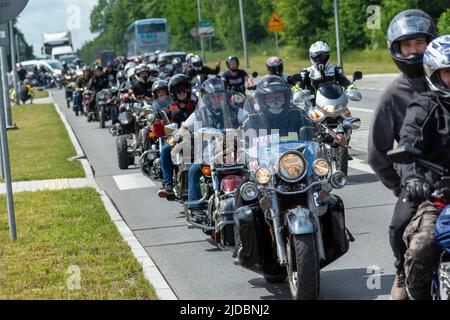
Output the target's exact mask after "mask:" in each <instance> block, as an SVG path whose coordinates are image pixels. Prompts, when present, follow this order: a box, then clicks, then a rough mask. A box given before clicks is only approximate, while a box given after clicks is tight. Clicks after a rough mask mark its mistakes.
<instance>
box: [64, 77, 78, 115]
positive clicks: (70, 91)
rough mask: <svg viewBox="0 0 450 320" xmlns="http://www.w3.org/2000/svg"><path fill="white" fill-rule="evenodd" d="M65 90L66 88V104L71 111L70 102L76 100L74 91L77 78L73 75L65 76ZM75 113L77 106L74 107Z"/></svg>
mask: <svg viewBox="0 0 450 320" xmlns="http://www.w3.org/2000/svg"><path fill="white" fill-rule="evenodd" d="M64 88H65V91H66V92H65V96H66V102H67V108H68V109H70V102H72V101H73V99H74V96H73V95H74V91H75V88H76V83H75V78H74V77H73V76H72V75H71V74H67V75H65V82H64ZM74 111H75V106H74Z"/></svg>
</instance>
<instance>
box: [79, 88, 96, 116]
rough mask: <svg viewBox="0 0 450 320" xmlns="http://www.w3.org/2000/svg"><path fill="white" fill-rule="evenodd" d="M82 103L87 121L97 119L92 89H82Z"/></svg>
mask: <svg viewBox="0 0 450 320" xmlns="http://www.w3.org/2000/svg"><path fill="white" fill-rule="evenodd" d="M83 105H84V110H85V111H86V117H87V121H88V122H91V121H98V117H97V112H96V110H95V92H94V91H92V90H87V89H86V90H84V91H83Z"/></svg>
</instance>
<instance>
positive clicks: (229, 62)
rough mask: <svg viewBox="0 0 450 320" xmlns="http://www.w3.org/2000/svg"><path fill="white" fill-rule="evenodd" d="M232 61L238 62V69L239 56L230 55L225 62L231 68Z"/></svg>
mask: <svg viewBox="0 0 450 320" xmlns="http://www.w3.org/2000/svg"><path fill="white" fill-rule="evenodd" d="M232 61H234V62H236V64H237V67H236V69H237V68H238V67H239V58H238V57H236V56H229V57H228V58H227V61H225V63H226V64H227V68H228V69H230V70H231V67H230V64H231V62H232Z"/></svg>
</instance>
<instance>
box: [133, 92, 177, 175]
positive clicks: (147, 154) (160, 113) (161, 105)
mask: <svg viewBox="0 0 450 320" xmlns="http://www.w3.org/2000/svg"><path fill="white" fill-rule="evenodd" d="M172 103H173V102H172V100H171V99H170V98H169V97H167V96H166V97H161V98H158V99H156V100H155V101H154V102H153V104H152V110H151V111H150V113H149V115H148V117H147V123H146V126H145V127H144V128H143V129H142V130H141V139H142V142H141V143H142V145H143V152H142V154H141V156H140V161H139V163H140V169H141V172H142V174H143V175H144V176H146V177H148V178H150V179H154V180H158V179H162V178H163V174H162V169H161V164H160V160H159V158H160V152H161V150H162V147H163V138H164V135H163V134H161V133H160V132H157V131H156V130H154V128H153V125H154V124H155V123H156V122H163V123H165V124H169V123H170V120H169V117H168V116H167V113H166V110H167V108H168V107H169V106H170V105H172Z"/></svg>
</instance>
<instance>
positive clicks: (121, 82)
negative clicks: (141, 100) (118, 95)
mask: <svg viewBox="0 0 450 320" xmlns="http://www.w3.org/2000/svg"><path fill="white" fill-rule="evenodd" d="M116 87H117V90H119V92H125V91H127V77H126V75H125V71H123V70H120V71H118V72H117V76H116Z"/></svg>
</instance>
